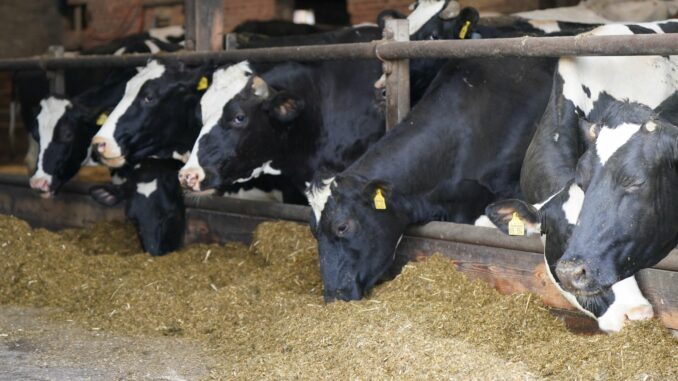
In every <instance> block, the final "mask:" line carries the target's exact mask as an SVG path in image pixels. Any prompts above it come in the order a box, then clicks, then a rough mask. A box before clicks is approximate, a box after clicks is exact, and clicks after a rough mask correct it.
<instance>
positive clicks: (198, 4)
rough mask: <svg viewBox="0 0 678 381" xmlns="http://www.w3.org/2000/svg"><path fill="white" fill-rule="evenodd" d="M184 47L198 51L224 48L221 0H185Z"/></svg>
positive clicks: (222, 3)
mask: <svg viewBox="0 0 678 381" xmlns="http://www.w3.org/2000/svg"><path fill="white" fill-rule="evenodd" d="M184 14H185V19H186V25H185V26H186V28H185V29H186V49H187V50H195V51H199V52H204V51H213V52H216V51H221V50H223V49H224V2H223V0H185V2H184Z"/></svg>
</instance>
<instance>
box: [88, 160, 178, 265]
mask: <svg viewBox="0 0 678 381" xmlns="http://www.w3.org/2000/svg"><path fill="white" fill-rule="evenodd" d="M182 164H183V163H182V162H180V161H177V160H174V159H145V160H143V161H142V162H141V163H139V164H136V165H135V166H134V168H133V169H132V170H131V171H130V172H131V173H129V174H127V176H125V179H126V181H125V182H124V183H123V184H121V185H110V184H107V185H96V186H93V187H91V188H90V190H89V192H90V195H91V196H92V198H94V199H95V200H96V201H97V202H99V203H101V204H103V205H106V206H115V205H117V204H119V203H120V202H122V201H125V202H126V204H125V216H126V217H127V219H129V220H130V221H132V223H133V224H134V226H135V228H136V230H137V235H138V236H139V241H140V242H141V246H142V247H143V249H144V250H145V251H147V252H148V253H149V254H151V255H163V254H167V253H169V252H171V251H175V250H177V249H179V248H180V247H181V245H182V242H183V237H184V230H185V226H186V216H185V208H184V200H183V194H182V191H181V186H180V185H179V181H178V180H177V171H178V170H179V168H180V167H181V165H182Z"/></svg>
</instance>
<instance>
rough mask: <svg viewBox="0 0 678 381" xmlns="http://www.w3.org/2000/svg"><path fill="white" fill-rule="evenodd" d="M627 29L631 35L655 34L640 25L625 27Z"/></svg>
mask: <svg viewBox="0 0 678 381" xmlns="http://www.w3.org/2000/svg"><path fill="white" fill-rule="evenodd" d="M627 27H628V28H629V29H630V30H631V32H632V33H633V34H655V33H657V32H655V31H654V30H652V29H649V28H645V27H643V26H640V25H627Z"/></svg>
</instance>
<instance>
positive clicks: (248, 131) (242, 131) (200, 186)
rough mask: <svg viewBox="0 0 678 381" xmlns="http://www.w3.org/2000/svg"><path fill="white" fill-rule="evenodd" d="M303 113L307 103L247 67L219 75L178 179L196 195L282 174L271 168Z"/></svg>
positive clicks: (203, 106) (208, 94) (204, 101)
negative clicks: (195, 192)
mask: <svg viewBox="0 0 678 381" xmlns="http://www.w3.org/2000/svg"><path fill="white" fill-rule="evenodd" d="M303 110H304V101H303V100H302V99H300V98H298V97H296V96H295V95H292V94H290V93H288V92H286V91H276V90H274V89H272V88H269V86H268V85H267V84H266V83H265V82H264V80H263V79H261V78H260V77H258V76H256V75H254V74H253V73H252V70H251V69H250V68H249V64H247V62H243V63H240V64H237V65H233V66H231V67H228V68H226V69H220V70H217V71H216V72H215V73H214V77H213V85H212V87H210V89H209V90H208V91H207V92H206V93H205V95H204V96H203V98H202V100H201V114H202V119H203V127H202V130H201V132H200V135H199V136H198V139H197V141H196V143H195V145H194V147H193V150H192V152H191V156H190V157H189V160H188V162H187V163H186V165H185V166H184V168H182V170H181V171H180V174H179V178H180V181H181V184H182V185H183V186H184V187H187V188H189V189H191V190H193V191H203V190H207V189H213V188H217V187H219V186H221V185H224V184H232V183H234V182H238V183H239V182H245V181H247V180H250V179H252V178H255V177H258V176H259V175H261V174H264V173H268V174H280V171H279V170H276V169H275V168H273V167H271V162H272V161H273V160H275V159H276V158H279V157H280V155H281V146H282V139H283V135H284V134H285V133H286V131H287V129H288V128H289V126H290V124H291V123H292V122H294V121H295V120H296V119H297V118H298V117H299V116H300V114H301V113H302V112H303Z"/></svg>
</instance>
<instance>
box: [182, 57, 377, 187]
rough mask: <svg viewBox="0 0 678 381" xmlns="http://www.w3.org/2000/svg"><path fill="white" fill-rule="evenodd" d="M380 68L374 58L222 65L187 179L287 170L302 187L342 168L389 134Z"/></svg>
mask: <svg viewBox="0 0 678 381" xmlns="http://www.w3.org/2000/svg"><path fill="white" fill-rule="evenodd" d="M380 71H381V68H380V64H379V63H378V62H370V61H351V62H347V61H337V62H323V63H318V64H299V63H284V64H280V65H276V66H274V68H273V69H271V70H268V71H265V72H261V73H257V72H256V71H255V70H254V69H253V68H252V66H251V65H250V64H249V63H248V62H241V63H239V64H237V65H232V66H229V67H225V68H221V69H219V70H217V71H216V72H215V73H214V79H213V85H212V87H210V90H209V92H210V94H206V95H205V97H203V100H202V101H201V102H202V103H203V104H202V110H203V115H204V117H203V119H204V120H205V123H204V125H203V129H202V131H201V132H200V136H199V137H198V139H197V140H196V143H195V146H194V147H193V150H192V152H191V156H190V158H189V160H188V162H187V163H186V165H185V166H184V168H183V169H182V170H181V172H180V179H181V182H182V185H184V186H185V187H187V188H189V189H191V190H194V191H201V190H204V189H210V188H216V187H219V186H220V185H221V184H230V183H233V182H236V183H238V182H241V181H245V180H247V179H250V178H253V177H257V176H258V175H260V174H263V173H268V174H281V173H282V174H283V175H285V176H287V177H289V178H290V179H291V180H292V183H293V184H295V185H296V187H297V189H299V190H303V189H304V188H305V186H306V185H305V184H306V182H308V181H310V180H311V179H312V178H313V175H314V174H315V173H316V172H317V171H322V170H331V171H337V170H341V169H343V168H344V167H345V166H346V165H348V164H350V163H351V162H352V161H353V160H355V159H357V158H358V157H359V156H360V155H361V154H362V153H363V152H364V151H365V149H366V148H367V147H368V146H369V145H370V144H372V143H373V142H375V141H376V140H377V139H379V138H380V137H381V136H382V135H383V133H384V123H383V118H382V116H381V113H380V112H379V111H378V110H377V109H376V108H375V107H374V106H373V102H372V99H373V90H372V86H371V83H373V82H374V81H375V80H376V79H377V78H378V77H379V75H380V74H381V72H380ZM212 91H213V93H212ZM212 94H213V97H212ZM208 95H210V96H208Z"/></svg>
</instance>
